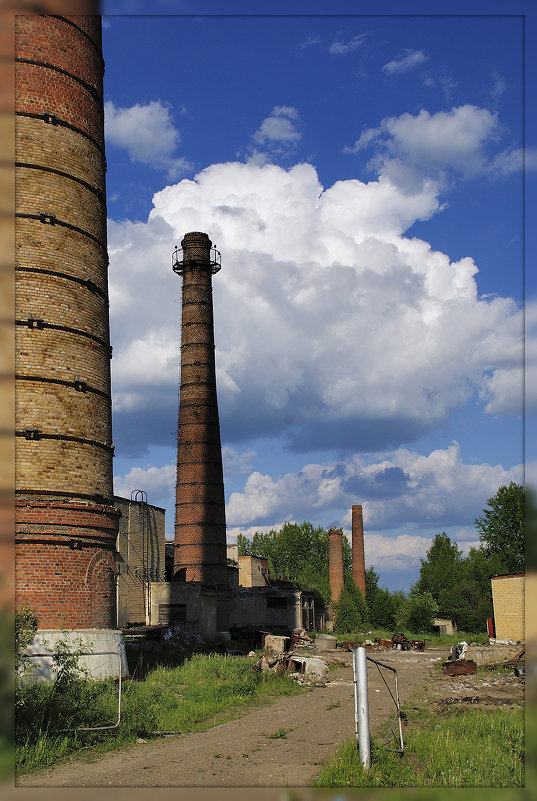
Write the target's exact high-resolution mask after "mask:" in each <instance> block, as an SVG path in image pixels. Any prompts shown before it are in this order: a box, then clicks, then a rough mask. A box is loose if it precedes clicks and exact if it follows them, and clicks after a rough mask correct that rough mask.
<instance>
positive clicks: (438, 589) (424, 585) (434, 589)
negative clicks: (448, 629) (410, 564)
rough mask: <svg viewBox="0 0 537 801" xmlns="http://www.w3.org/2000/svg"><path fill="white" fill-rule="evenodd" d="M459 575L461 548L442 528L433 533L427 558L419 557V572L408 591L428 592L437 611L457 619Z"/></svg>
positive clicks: (418, 593)
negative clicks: (435, 604) (434, 602)
mask: <svg viewBox="0 0 537 801" xmlns="http://www.w3.org/2000/svg"><path fill="white" fill-rule="evenodd" d="M462 577H463V558H462V551H461V550H460V549H459V548H458V546H457V545H456V544H455V543H454V542H452V541H451V540H450V538H449V537H448V535H447V534H446V533H445V531H443V532H442V534H437V535H436V536H435V538H434V540H433V543H432V545H431V547H430V548H429V550H428V551H427V558H426V559H422V560H421V568H420V575H419V578H418V580H417V581H416V583H415V584H414V586H413V587H412V591H411V592H412V593H414V594H416V595H422V594H424V593H430V594H431V595H432V597H433V598H434V599H435V601H436V603H437V604H438V615H439V616H440V617H446V618H454V619H455V620H457V614H456V612H457V611H458V610H459V607H460V582H461V580H462ZM457 625H459V621H458V620H457Z"/></svg>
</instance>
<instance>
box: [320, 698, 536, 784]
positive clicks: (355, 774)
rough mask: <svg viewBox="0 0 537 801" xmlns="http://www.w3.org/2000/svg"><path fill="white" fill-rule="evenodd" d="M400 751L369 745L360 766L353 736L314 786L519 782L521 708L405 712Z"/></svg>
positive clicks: (521, 780)
mask: <svg viewBox="0 0 537 801" xmlns="http://www.w3.org/2000/svg"><path fill="white" fill-rule="evenodd" d="M407 717H408V721H409V723H408V727H405V729H404V740H405V753H404V755H403V756H399V755H398V754H395V753H392V752H389V751H386V749H385V748H384V747H383V746H382V745H380V744H379V743H377V742H373V743H372V746H371V768H370V770H368V771H365V770H364V769H363V768H362V765H361V762H360V755H359V751H358V749H357V746H356V742H355V740H354V738H353V739H352V740H349V741H348V742H347V743H345V744H344V745H343V746H342V747H341V748H340V749H339V750H338V751H337V753H336V755H335V757H334V758H333V759H332V760H331V761H330V762H329V763H327V764H326V765H325V766H324V767H323V769H322V770H321V772H320V773H319V775H318V776H317V778H316V779H315V782H314V785H315V786H316V787H522V786H524V712H523V709H522V706H515V707H514V708H481V709H480V708H476V707H468V708H462V707H458V708H453V707H450V708H446V709H442V710H441V711H436V712H435V711H434V709H431V708H430V707H428V708H425V707H422V708H419V709H417V710H416V709H414V710H413V711H411V712H408V713H407Z"/></svg>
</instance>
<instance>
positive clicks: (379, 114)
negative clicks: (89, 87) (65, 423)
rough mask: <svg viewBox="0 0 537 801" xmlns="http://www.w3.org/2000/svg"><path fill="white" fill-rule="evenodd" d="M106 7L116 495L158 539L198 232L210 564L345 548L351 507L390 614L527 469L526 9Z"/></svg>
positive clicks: (169, 479)
mask: <svg viewBox="0 0 537 801" xmlns="http://www.w3.org/2000/svg"><path fill="white" fill-rule="evenodd" d="M122 5H123V4H122V3H118V2H111V1H110V2H108V3H104V4H103V13H104V14H105V16H104V20H103V47H104V55H105V61H106V73H105V124H106V137H107V160H108V173H107V192H108V216H109V253H110V298H111V306H110V311H111V336H112V344H113V347H114V358H113V360H112V382H113V399H114V401H113V402H114V420H113V435H114V443H115V446H116V458H115V465H114V467H115V475H116V480H115V487H116V491H117V492H119V493H120V494H124V495H127V496H128V495H129V493H130V491H131V490H132V489H135V488H141V489H146V491H147V492H148V496H149V501H150V502H151V503H155V504H157V505H162V506H164V507H165V508H166V510H167V523H166V530H167V533H168V536H170V537H171V536H172V534H173V522H174V521H173V516H174V500H173V492H174V477H175V464H174V462H175V436H176V431H175V429H176V420H177V393H178V369H179V330H180V329H179V327H180V281H179V279H177V277H176V276H175V275H174V274H173V273H172V271H171V252H172V250H173V249H174V245H175V244H176V243H178V242H179V241H180V239H181V238H182V236H183V235H184V234H185V233H186V232H187V231H190V230H202V231H206V232H207V233H208V234H209V236H210V237H211V238H212V240H213V242H214V243H215V245H216V246H217V247H218V248H219V249H220V250H221V252H222V270H221V272H220V273H218V275H216V276H215V278H214V302H215V337H216V361H217V381H218V393H219V407H220V419H221V430H222V443H223V455H224V471H225V486H226V500H227V510H226V516H227V523H228V534H229V539H230V541H234V539H235V537H236V534H237V533H238V532H239V531H241V532H243V533H253V532H254V531H256V530H268V529H270V528H271V527H278V526H279V525H280V524H281V523H283V522H284V521H286V520H296V521H298V522H300V521H302V520H310V521H311V522H313V523H314V524H317V525H323V526H331V525H337V526H342V527H343V528H344V529H345V530H347V531H348V530H349V528H350V509H351V506H352V504H355V503H361V504H362V505H363V507H364V523H365V532H366V543H365V548H366V562H367V563H368V564H374V565H375V568H376V570H377V571H378V572H379V574H380V576H381V584H383V585H384V586H388V587H389V588H391V589H395V588H401V589H405V590H406V589H408V588H409V587H410V585H411V584H412V583H413V582H414V581H415V579H416V577H417V573H418V570H419V564H420V558H421V557H424V556H425V553H426V550H427V547H428V546H429V544H430V541H431V539H432V537H433V536H434V534H435V533H437V532H439V531H444V530H445V531H447V532H448V533H449V534H450V536H452V537H453V538H454V539H456V540H457V542H458V543H459V546H460V547H461V548H462V549H463V550H464V551H466V550H467V548H468V547H470V545H471V544H475V542H476V540H477V537H476V534H475V530H474V528H473V521H474V518H475V516H476V515H478V514H480V512H481V510H482V508H483V506H484V504H485V503H486V500H487V498H489V497H491V496H492V495H493V494H494V493H495V492H496V490H497V488H498V487H499V486H500V485H501V484H504V483H509V481H511V480H515V481H522V480H523V466H524V461H525V460H526V462H527V463H528V475H530V468H531V465H530V463H531V462H532V461H533V460H534V452H533V442H534V434H533V430H532V425H531V422H530V421H527V425H526V429H525V430H524V414H523V411H524V409H523V402H524V398H523V371H522V360H523V325H524V306H525V304H526V305H527V309H526V324H527V326H528V327H529V328H531V327H532V326H533V328H535V321H536V320H537V314H536V304H535V292H534V287H533V286H532V285H531V279H530V270H529V269H528V268H526V273H524V248H525V235H528V232H527V230H525V226H524V219H525V215H526V216H527V217H528V218H529V219H531V209H534V207H535V202H534V191H535V180H536V178H535V176H536V167H537V155H536V154H537V150H536V143H535V140H534V132H535V126H533V125H532V122H534V120H533V119H532V115H533V113H534V112H533V109H532V108H531V104H528V106H526V104H525V98H524V88H526V93H527V95H528V96H530V97H531V94H528V93H529V92H530V86H529V83H530V81H531V78H532V75H533V74H534V73H533V67H534V65H532V64H531V62H529V61H528V56H527V53H528V52H529V48H528V47H527V48H526V54H525V50H524V44H525V35H526V37H528V36H529V35H530V34H531V32H532V30H533V28H532V25H533V19H531V18H525V17H524V16H522V12H524V11H526V10H527V9H526V8H525V5H526V4H524V3H517V2H514V3H509V4H507V3H499V2H498V3H494V2H490V3H487V4H486V11H487V15H486V16H483V15H481V12H482V9H483V7H484V4H482V3H481V4H471V3H466V4H465V6H464V9H463V8H462V7H461V9H458V8H457V7H456V4H453V3H451V4H450V8H449V16H441V15H437V16H426V15H422V13H421V12H424V11H425V10H426V9H424V7H423V4H420V3H414V4H411V3H409V4H405V12H406V13H405V14H404V15H400V14H398V15H395V12H396V11H397V12H398V11H399V10H400V9H399V6H400V4H393V3H384V4H382V3H381V4H376V5H375V13H371V14H367V13H366V12H367V11H368V8H367V4H364V6H363V9H361V10H363V12H364V13H363V14H361V15H355V14H354V13H353V12H354V4H350V3H348V2H339V3H337V2H336V3H332V4H331V5H330V13H327V8H328V6H327V4H326V3H309V4H308V11H309V13H308V15H303V14H302V13H301V9H300V7H299V4H295V6H296V7H295V8H293V4H289V3H285V4H279V5H280V6H281V8H280V7H279V5H278V3H272V4H271V5H270V12H271V13H270V15H268V16H266V15H265V16H263V15H261V11H268V10H269V9H268V8H267V9H263V8H262V6H263V3H259V4H257V13H256V14H255V15H251V8H250V6H251V4H246V3H242V4H241V3H239V2H237V3H234V4H227V5H228V8H227V9H226V14H227V16H216V15H215V14H216V12H217V11H218V9H219V4H216V3H211V2H197V3H196V4H195V8H194V7H193V6H192V4H186V3H182V4H179V3H175V4H166V3H160V4H158V3H157V4H156V5H155V6H154V7H153V14H152V15H151V16H149V15H147V14H144V13H143V9H142V8H140V9H139V10H138V9H137V8H136V6H135V5H133V4H129V10H130V12H131V14H132V12H133V11H136V12H138V13H139V15H138V16H125V15H124V8H123V7H122ZM440 10H441V9H440V8H438V11H440ZM446 10H447V9H446ZM243 12H248V15H245V14H243ZM461 12H463V13H461ZM471 12H473V13H474V15H472V13H471ZM457 13H459V14H460V15H459V16H457ZM172 14H173V15H172ZM194 14H196V16H194ZM230 14H231V16H229V15H230ZM502 14H503V16H501V15H502ZM525 137H526V138H525ZM524 144H525V145H526V173H525V183H524V172H523V168H522V167H523V159H522V148H523V146H524ZM525 193H526V194H525ZM530 236H531V234H530ZM532 244H533V243H532V242H531V241H530V242H528V243H526V245H527V246H529V247H530V248H531V246H532ZM524 277H526V282H527V284H526V287H525V286H524ZM530 333H531V332H530ZM532 341H533V340H532V339H531V337H530V335H529V334H528V335H527V341H526V357H527V365H526V379H527V380H526V393H527V394H526V407H525V411H526V414H527V413H528V411H531V404H532V402H533V403H534V400H535V398H534V397H533V396H532V391H533V386H532V385H531V381H530V376H531V370H532V369H533V365H532V359H533V358H534V350H533V346H532ZM524 434H525V435H526V445H527V450H526V452H524Z"/></svg>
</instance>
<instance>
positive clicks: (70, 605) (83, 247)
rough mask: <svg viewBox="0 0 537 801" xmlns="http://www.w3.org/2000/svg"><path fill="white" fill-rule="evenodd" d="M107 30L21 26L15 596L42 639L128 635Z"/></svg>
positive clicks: (48, 22)
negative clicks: (113, 332) (110, 286)
mask: <svg viewBox="0 0 537 801" xmlns="http://www.w3.org/2000/svg"><path fill="white" fill-rule="evenodd" d="M100 26H101V21H100V18H99V17H92V16H89V15H86V16H76V17H74V16H73V17H65V18H63V17H59V18H57V17H52V16H51V17H44V16H39V15H31V16H23V15H21V16H18V17H17V23H16V59H17V63H16V112H17V115H16V163H17V168H16V170H17V172H16V212H17V215H18V218H17V231H16V277H17V289H16V291H17V294H16V319H17V320H18V321H19V322H20V323H24V324H23V325H17V327H16V374H17V380H16V430H17V433H18V434H19V436H17V437H16V490H17V496H18V498H19V501H18V503H17V506H16V544H17V548H16V560H17V585H16V592H17V602H18V604H19V605H21V604H28V605H29V606H31V607H32V608H34V609H35V611H36V613H37V616H38V621H39V626H40V628H58V627H66V628H88V627H105V628H109V627H111V626H114V625H115V560H114V551H115V539H116V534H117V525H118V513H117V511H116V510H115V508H114V507H113V506H111V505H110V506H102V505H101V504H102V501H100V500H99V499H110V504H111V503H112V500H111V499H112V494H113V491H112V450H111V444H112V438H111V409H110V344H109V323H108V292H107V267H108V259H107V252H106V204H105V161H104V151H103V146H104V131H103V104H102V76H103V61H102V55H101V33H100V31H101V27H100ZM28 62H32V63H28ZM40 114H48V115H52V116H51V117H50V116H49V117H48V118H47V119H48V121H44V120H43V119H39V118H36V117H29V116H25V115H40ZM55 119H56V120H57V121H58V122H59V123H61V122H65V123H67V124H68V125H67V126H65V125H63V124H52V123H53V122H54V120H55ZM69 126H74V128H72V127H69ZM41 214H45V215H49V216H48V217H46V218H45V220H44V221H42V220H41V219H32V218H28V215H41ZM55 220H56V221H57V223H56V224H51V223H54V221H55ZM62 223H65V225H63V224H62ZM76 229H80V230H76ZM36 271H37V272H36ZM50 271H52V272H54V273H58V274H57V275H51V274H50ZM81 282H85V283H81ZM29 319H32V320H35V321H42V326H41V323H39V324H37V323H34V324H33V326H34V327H28V323H27V321H28V320H29ZM48 326H55V328H50V327H48ZM66 329H68V330H66ZM61 382H64V383H61ZM29 429H30V430H37V431H38V432H42V436H41V437H40V438H37V439H28V438H26V435H25V432H26V431H27V430H29ZM21 435H22V436H21ZM51 437H52V438H51ZM73 495H74V496H76V495H78V496H79V500H77V499H76V497H75V498H73ZM67 498H69V500H67ZM73 543H77V545H73ZM78 546H80V547H78Z"/></svg>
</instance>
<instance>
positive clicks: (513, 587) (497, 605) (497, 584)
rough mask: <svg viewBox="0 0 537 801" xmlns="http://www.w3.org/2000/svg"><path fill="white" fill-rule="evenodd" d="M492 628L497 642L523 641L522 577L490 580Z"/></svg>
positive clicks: (501, 577)
mask: <svg viewBox="0 0 537 801" xmlns="http://www.w3.org/2000/svg"><path fill="white" fill-rule="evenodd" d="M491 584H492V603H493V608H494V626H495V629H496V637H497V639H499V640H524V584H525V577H524V575H519V576H498V577H495V578H493V579H492V580H491Z"/></svg>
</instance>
